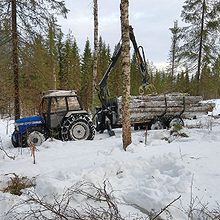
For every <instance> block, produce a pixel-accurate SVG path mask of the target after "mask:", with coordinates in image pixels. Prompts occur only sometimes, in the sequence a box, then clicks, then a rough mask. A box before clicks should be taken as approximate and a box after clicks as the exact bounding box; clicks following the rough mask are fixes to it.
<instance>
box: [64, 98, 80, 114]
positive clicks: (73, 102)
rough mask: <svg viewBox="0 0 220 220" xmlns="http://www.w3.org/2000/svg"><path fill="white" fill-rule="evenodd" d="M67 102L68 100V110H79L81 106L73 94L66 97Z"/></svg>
mask: <svg viewBox="0 0 220 220" xmlns="http://www.w3.org/2000/svg"><path fill="white" fill-rule="evenodd" d="M67 102H68V107H69V111H72V110H81V106H80V104H79V102H78V99H77V97H75V96H73V97H68V98H67Z"/></svg>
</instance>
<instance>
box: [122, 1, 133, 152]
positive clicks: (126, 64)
mask: <svg viewBox="0 0 220 220" xmlns="http://www.w3.org/2000/svg"><path fill="white" fill-rule="evenodd" d="M120 6H121V32H122V68H123V69H122V88H123V93H122V139H123V148H124V150H126V148H127V146H128V145H130V144H131V124H130V39H129V20H128V6H129V1H128V0H121V5H120Z"/></svg>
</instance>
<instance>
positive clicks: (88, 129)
mask: <svg viewBox="0 0 220 220" xmlns="http://www.w3.org/2000/svg"><path fill="white" fill-rule="evenodd" d="M61 136H62V140H64V141H71V140H74V141H76V140H93V139H94V136H95V127H94V125H93V123H92V121H91V119H90V118H89V117H88V116H86V115H71V116H70V117H69V118H67V119H66V120H65V121H64V123H63V126H62V128H61Z"/></svg>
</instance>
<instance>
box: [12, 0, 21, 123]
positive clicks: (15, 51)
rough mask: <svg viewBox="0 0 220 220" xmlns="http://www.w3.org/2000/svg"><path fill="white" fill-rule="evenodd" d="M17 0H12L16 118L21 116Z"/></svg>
mask: <svg viewBox="0 0 220 220" xmlns="http://www.w3.org/2000/svg"><path fill="white" fill-rule="evenodd" d="M16 16H17V15H16V0H12V46H13V48H12V56H13V72H14V115H15V120H17V119H19V118H20V100H19V99H20V95H19V76H18V33H17V18H16Z"/></svg>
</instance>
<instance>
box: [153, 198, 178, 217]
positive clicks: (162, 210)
mask: <svg viewBox="0 0 220 220" xmlns="http://www.w3.org/2000/svg"><path fill="white" fill-rule="evenodd" d="M180 197H181V195H180V196H179V197H178V198H176V199H174V200H173V201H172V202H171V203H169V204H168V205H167V206H165V207H164V208H163V209H161V211H160V212H159V213H158V214H157V215H156V216H154V218H153V219H152V220H155V219H156V218H157V217H159V216H160V215H161V214H162V213H163V212H164V211H165V210H166V209H167V208H168V207H169V206H171V205H172V204H173V203H174V202H176V201H177V200H178V199H180Z"/></svg>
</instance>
